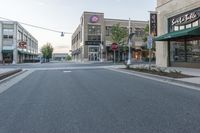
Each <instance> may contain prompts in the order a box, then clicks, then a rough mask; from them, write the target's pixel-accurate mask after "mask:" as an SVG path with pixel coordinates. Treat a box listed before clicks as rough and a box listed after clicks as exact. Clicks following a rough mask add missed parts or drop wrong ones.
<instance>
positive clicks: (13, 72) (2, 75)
mask: <svg viewBox="0 0 200 133" xmlns="http://www.w3.org/2000/svg"><path fill="white" fill-rule="evenodd" d="M21 71H22V69H17V70H13V71H9V72H5V73H2V74H0V80H2V79H5V78H7V77H9V76H11V75H14V74H16V73H18V72H21Z"/></svg>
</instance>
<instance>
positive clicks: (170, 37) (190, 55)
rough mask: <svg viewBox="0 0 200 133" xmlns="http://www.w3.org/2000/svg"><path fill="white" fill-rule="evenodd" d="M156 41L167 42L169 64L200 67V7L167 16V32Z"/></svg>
mask: <svg viewBox="0 0 200 133" xmlns="http://www.w3.org/2000/svg"><path fill="white" fill-rule="evenodd" d="M156 41H165V42H167V43H166V45H168V47H167V48H168V65H169V66H178V67H194V68H200V8H196V9H193V10H189V11H187V12H184V13H181V14H178V15H175V16H173V17H170V18H168V33H167V34H164V35H161V36H159V37H157V38H156ZM158 45H159V44H158Z"/></svg>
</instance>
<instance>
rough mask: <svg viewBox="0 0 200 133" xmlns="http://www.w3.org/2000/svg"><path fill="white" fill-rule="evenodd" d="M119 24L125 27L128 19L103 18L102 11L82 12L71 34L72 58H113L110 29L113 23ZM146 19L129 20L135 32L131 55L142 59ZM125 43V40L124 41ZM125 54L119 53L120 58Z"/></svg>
mask: <svg viewBox="0 0 200 133" xmlns="http://www.w3.org/2000/svg"><path fill="white" fill-rule="evenodd" d="M116 24H120V26H121V27H124V28H126V29H127V32H128V26H129V20H120V19H108V18H104V13H97V12H84V13H83V15H82V16H81V19H80V25H79V26H78V27H77V29H76V30H75V32H74V33H73V35H72V43H71V44H72V45H71V49H72V59H73V60H75V61H100V59H103V60H104V61H109V60H113V51H112V50H111V44H112V43H113V41H112V38H111V29H112V26H113V25H116ZM147 24H148V22H147V21H131V25H130V27H131V32H134V33H135V37H134V43H133V46H132V49H133V50H135V52H134V54H133V57H135V58H137V59H142V47H145V46H146V44H145V43H144V42H143V37H144V34H145V33H144V28H145V27H146V25H147ZM124 43H126V44H127V41H126V42H124ZM126 57H127V55H125V54H122V53H121V57H120V58H121V60H125V58H126Z"/></svg>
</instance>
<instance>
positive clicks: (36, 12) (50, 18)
mask: <svg viewBox="0 0 200 133" xmlns="http://www.w3.org/2000/svg"><path fill="white" fill-rule="evenodd" d="M0 3H1V4H0V17H4V18H8V19H10V20H15V21H18V22H23V23H28V24H32V25H36V26H40V27H46V28H50V29H54V30H58V31H63V32H70V33H73V32H74V31H75V29H76V27H77V26H78V25H79V24H80V17H81V15H82V13H83V12H84V11H91V12H102V13H104V16H105V18H115V19H128V18H131V19H132V20H145V21H146V20H149V13H148V11H154V10H155V7H156V0H0ZM22 26H23V27H24V28H25V29H26V30H28V31H29V33H31V34H32V35H33V36H34V37H35V38H36V39H37V40H38V43H39V50H40V48H41V46H42V45H44V44H45V43H47V42H49V43H51V44H52V45H53V47H54V53H66V52H68V51H69V50H70V49H71V34H66V35H65V36H64V37H61V35H60V34H59V33H55V32H50V31H45V30H41V29H36V28H33V27H29V26H25V25H22Z"/></svg>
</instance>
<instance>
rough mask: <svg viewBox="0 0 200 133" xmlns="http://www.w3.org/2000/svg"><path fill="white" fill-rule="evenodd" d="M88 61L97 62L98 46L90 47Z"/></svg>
mask: <svg viewBox="0 0 200 133" xmlns="http://www.w3.org/2000/svg"><path fill="white" fill-rule="evenodd" d="M88 60H89V61H99V46H90V47H89V52H88Z"/></svg>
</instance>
